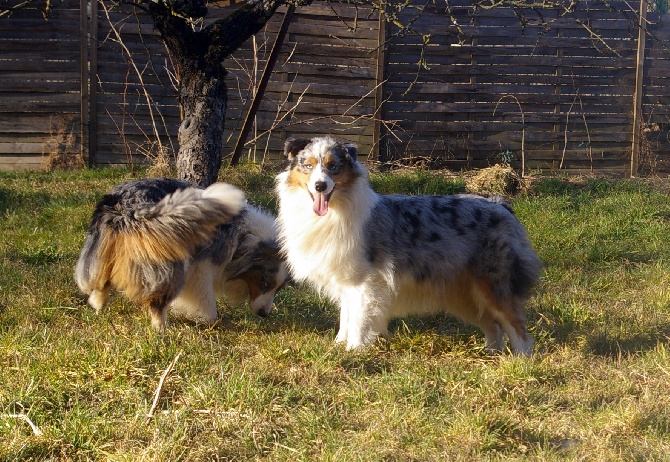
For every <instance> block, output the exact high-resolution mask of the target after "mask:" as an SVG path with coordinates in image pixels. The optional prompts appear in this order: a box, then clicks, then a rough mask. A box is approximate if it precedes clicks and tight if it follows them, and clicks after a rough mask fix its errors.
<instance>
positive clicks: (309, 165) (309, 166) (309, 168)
mask: <svg viewBox="0 0 670 462" xmlns="http://www.w3.org/2000/svg"><path fill="white" fill-rule="evenodd" d="M313 168H314V166H313V165H312V164H305V170H312V169H313Z"/></svg>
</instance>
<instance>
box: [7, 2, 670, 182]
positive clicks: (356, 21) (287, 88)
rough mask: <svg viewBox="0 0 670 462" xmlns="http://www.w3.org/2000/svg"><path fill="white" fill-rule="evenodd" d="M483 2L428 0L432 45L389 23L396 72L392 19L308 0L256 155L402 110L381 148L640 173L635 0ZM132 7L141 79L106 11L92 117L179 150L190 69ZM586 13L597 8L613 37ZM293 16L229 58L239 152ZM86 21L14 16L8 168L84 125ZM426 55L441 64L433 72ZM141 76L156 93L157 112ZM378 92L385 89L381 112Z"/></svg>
mask: <svg viewBox="0 0 670 462" xmlns="http://www.w3.org/2000/svg"><path fill="white" fill-rule="evenodd" d="M223 3H225V2H219V3H210V5H209V8H210V13H213V17H212V18H209V19H208V22H207V23H208V24H209V23H211V22H212V21H213V20H215V19H216V17H223V16H224V15H226V14H229V12H230V11H231V9H230V8H228V9H226V8H225V7H223ZM470 5H471V2H468V1H467V0H450V1H449V6H450V7H452V12H453V13H454V15H455V16H454V18H455V20H456V21H457V22H458V24H459V25H460V26H461V28H460V31H461V32H464V35H459V30H458V29H457V28H456V27H454V26H453V24H452V23H451V20H450V19H449V18H448V17H447V16H446V15H445V14H444V8H442V9H441V10H440V8H434V7H432V6H429V7H428V8H427V10H426V13H425V14H424V15H423V16H422V17H421V18H419V19H418V20H417V21H416V22H415V23H414V24H413V28H414V29H415V30H417V31H419V32H421V33H431V34H432V36H431V38H430V42H429V44H428V46H427V47H424V46H423V38H422V37H421V36H420V35H412V34H408V35H405V36H403V37H394V36H392V34H393V32H394V31H396V29H395V28H394V26H390V27H389V29H390V30H389V33H390V34H391V35H389V37H391V40H390V42H389V43H388V47H387V48H386V49H385V50H384V53H383V56H384V57H385V58H384V59H385V60H386V61H384V62H383V63H382V64H383V65H384V66H382V67H383V69H384V71H383V74H384V75H383V76H382V78H381V79H378V76H377V67H378V66H379V64H378V62H377V58H378V56H382V54H380V53H378V49H377V47H378V45H379V43H378V38H379V34H378V30H377V29H378V25H379V22H378V19H377V17H376V14H375V13H373V12H372V10H371V9H369V8H368V9H365V8H358V9H356V8H353V7H351V6H348V5H345V4H332V5H328V4H325V3H320V2H317V3H315V4H313V5H310V6H308V7H302V8H299V9H298V10H297V12H296V19H295V21H294V22H293V23H292V25H291V27H290V29H289V33H288V36H287V40H286V41H285V43H284V45H283V47H282V50H281V53H280V58H279V60H278V62H277V66H276V67H275V73H274V74H273V78H272V79H271V81H270V83H269V85H268V88H267V91H266V93H265V96H264V99H263V101H262V104H261V108H260V111H259V113H258V116H257V117H256V127H255V128H254V130H253V132H254V133H256V134H259V133H264V132H265V131H266V130H268V129H270V128H272V129H273V131H272V132H271V134H269V135H267V134H264V135H262V136H261V137H260V138H259V140H258V146H257V149H256V150H255V152H256V154H255V155H257V156H263V155H264V151H265V149H266V146H267V147H268V149H269V150H270V151H269V154H270V155H271V156H276V157H277V158H278V157H280V151H281V149H282V143H283V140H284V139H285V137H287V136H291V135H294V136H313V135H316V134H327V133H331V134H336V135H337V136H340V137H343V138H346V139H349V140H351V141H355V142H357V143H359V144H360V145H361V146H360V147H361V152H362V153H369V152H372V151H371V150H372V149H373V147H372V146H373V135H374V133H375V121H374V117H380V116H383V118H384V120H385V121H387V122H389V123H388V124H387V125H380V126H379V127H378V128H381V130H380V131H379V134H380V136H381V140H382V141H381V144H380V145H379V148H380V152H381V153H382V154H384V153H385V154H389V155H391V158H394V156H395V157H397V156H424V155H429V156H442V157H443V158H444V159H445V161H446V162H447V164H448V165H450V166H453V168H466V167H474V166H486V165H489V164H490V163H491V162H495V161H496V160H499V159H500V153H501V152H504V151H505V150H509V151H511V152H513V154H514V156H516V157H517V159H514V160H513V161H512V162H513V165H515V166H518V165H519V162H520V160H519V159H518V157H519V156H520V149H521V147H522V144H523V147H524V149H525V154H526V167H527V168H540V169H546V170H555V169H558V168H559V165H560V164H561V163H562V168H563V170H564V171H567V172H580V171H604V172H608V173H612V172H614V174H617V173H619V172H625V170H626V169H627V168H628V165H627V163H628V162H629V158H628V157H627V156H628V155H629V152H630V133H631V132H632V122H631V120H632V119H631V114H630V108H631V101H632V97H631V94H632V93H631V88H632V85H633V82H634V80H633V77H632V76H633V74H634V72H635V63H634V56H635V54H636V50H635V48H636V34H637V33H636V30H635V28H634V26H631V24H635V19H636V18H635V14H634V12H633V11H631V7H630V6H629V3H628V2H625V1H621V0H611V1H609V2H607V4H606V3H605V2H588V5H587V4H586V2H577V3H576V4H575V5H574V6H575V9H576V11H575V12H574V13H571V14H569V15H566V16H565V17H561V15H560V12H557V11H553V12H552V11H549V12H547V11H545V12H543V16H544V18H546V20H547V23H548V24H549V25H550V26H551V29H549V30H543V27H542V24H541V20H540V17H539V16H538V15H537V14H536V13H535V12H533V11H530V10H523V9H521V10H518V11H519V12H520V13H521V14H524V15H525V18H526V20H527V21H528V22H527V24H526V27H525V29H524V28H522V27H521V25H520V23H519V20H518V18H517V16H516V15H515V13H514V12H513V11H511V10H510V9H506V8H495V9H491V10H481V9H480V10H478V11H477V13H476V14H475V15H474V16H473V15H472V14H471V12H470V10H469V8H468V7H469V6H470ZM635 6H637V5H635ZM610 7H611V8H610ZM232 8H235V7H234V6H233V7H232ZM333 9H335V10H336V11H337V13H338V14H339V17H338V14H335V13H334V12H333ZM617 10H618V11H617ZM132 11H133V10H132V8H131V7H129V6H122V7H121V8H120V9H119V10H115V11H112V12H111V17H112V21H113V22H114V23H115V25H116V27H117V28H118V29H119V30H120V32H121V35H122V37H123V38H124V40H125V46H126V49H128V50H129V51H130V52H131V54H132V55H133V60H134V62H135V64H136V65H138V67H139V68H140V69H141V71H140V72H141V77H140V76H138V75H136V74H135V70H134V69H133V67H132V65H131V63H130V59H129V57H128V56H127V55H126V54H125V51H123V50H122V48H121V47H120V45H119V44H118V43H115V36H114V34H110V26H109V24H108V22H107V20H106V19H105V17H104V13H101V14H100V20H99V22H98V24H97V28H98V31H97V37H98V39H99V42H98V43H97V48H96V50H95V51H96V56H97V58H96V62H95V68H96V69H97V71H98V74H97V76H94V77H93V83H94V85H95V94H96V101H97V112H96V114H93V115H92V116H93V123H94V125H95V124H97V129H96V133H95V135H96V138H97V140H98V143H97V146H98V153H97V154H96V160H97V161H98V162H101V163H112V164H115V163H125V162H128V161H129V160H131V161H132V162H140V161H142V160H143V157H142V153H143V152H146V151H147V150H150V149H152V148H155V147H154V146H152V145H151V143H152V137H153V136H154V133H153V132H154V127H155V129H156V130H158V132H159V133H160V134H161V137H163V138H164V140H163V141H162V142H163V143H164V144H166V145H169V146H170V149H171V150H174V149H176V143H177V142H176V130H177V127H178V125H179V115H180V110H179V106H178V100H177V97H176V96H177V93H176V90H175V89H174V87H173V84H172V82H171V80H170V77H169V75H168V73H171V74H172V75H175V73H174V70H173V68H172V66H173V63H172V62H171V60H170V57H169V56H168V54H167V52H166V50H165V47H164V45H163V44H162V43H161V41H160V38H159V36H158V33H157V31H156V30H155V28H154V27H153V24H151V21H150V20H149V19H148V18H147V16H146V15H144V14H140V15H139V16H138V17H135V16H133V15H132ZM622 12H623V13H622ZM411 14H412V13H411V12H409V11H407V12H402V13H401V14H400V17H401V18H409V17H411ZM217 15H218V16H217ZM575 18H578V19H580V20H581V21H583V22H584V23H587V20H588V24H589V27H590V28H592V30H594V31H596V33H598V34H600V36H601V37H602V38H604V39H605V41H606V44H607V45H605V44H603V43H602V42H601V41H599V40H598V39H594V37H593V35H592V33H591V32H590V31H589V30H587V28H586V27H584V26H583V25H580V24H578V23H577V22H575ZM650 18H651V19H650V22H649V28H650V31H651V32H652V33H653V34H655V37H661V39H662V40H665V42H663V43H659V42H656V41H655V40H648V41H647V42H648V53H647V59H646V62H645V74H644V87H643V89H644V90H643V98H642V104H643V112H644V116H643V120H644V122H645V123H647V124H652V125H650V127H651V128H650V130H655V131H649V132H648V134H647V135H646V136H647V138H648V140H649V143H650V145H653V149H655V151H653V152H654V154H653V155H654V156H655V158H657V160H656V164H655V165H657V166H663V165H665V166H666V167H667V169H668V171H670V161H668V162H665V157H670V154H668V153H669V152H670V151H669V147H670V141H668V140H669V139H670V134H669V133H668V132H669V131H670V127H669V125H670V101H669V100H668V99H669V98H670V96H669V95H668V92H667V88H668V87H669V86H670V52H669V51H668V50H669V48H670V34H668V33H667V32H665V29H667V24H663V23H661V22H659V21H660V20H661V18H660V16H659V15H656V16H654V15H650ZM280 19H281V15H277V17H275V18H272V19H271V20H270V22H269V23H268V25H267V27H266V28H265V29H264V30H263V31H262V32H261V33H259V34H258V36H257V41H256V43H257V45H258V47H259V49H258V52H259V56H254V50H253V47H252V44H251V42H249V43H247V44H245V45H244V46H243V47H242V48H241V49H240V50H238V51H237V52H236V53H235V55H234V59H227V60H226V61H225V64H224V65H225V66H226V68H228V69H229V71H230V72H229V74H228V77H227V84H228V87H229V89H228V93H229V101H228V111H227V114H226V124H225V125H226V131H225V137H226V145H225V146H224V152H229V151H230V150H231V149H232V146H233V145H234V143H235V141H236V131H237V130H239V126H240V123H241V120H242V119H243V118H244V116H245V114H246V108H247V107H248V106H249V104H250V101H251V96H250V94H249V90H250V88H251V83H250V82H251V81H254V80H255V79H258V77H259V76H260V70H261V69H262V68H263V65H264V63H265V59H266V57H267V53H268V51H269V49H268V48H269V44H270V43H272V41H273V40H274V36H275V34H276V32H277V31H278V29H279V27H280V23H281V21H280ZM354 25H356V28H355V29H354ZM79 33H80V24H79V2H78V1H75V0H65V1H64V2H62V3H59V5H58V8H56V9H54V15H53V16H52V17H51V18H50V19H49V21H44V20H43V19H42V18H41V16H36V15H32V16H31V15H30V14H27V13H26V12H21V13H20V14H16V15H14V16H12V17H11V18H9V19H8V20H5V21H0V80H1V81H2V83H3V85H0V168H4V167H3V165H8V164H3V163H6V162H14V164H15V165H19V164H17V163H16V162H15V161H14V160H11V159H12V158H13V157H16V158H20V157H21V155H25V156H26V158H27V159H29V160H27V161H26V163H25V165H34V166H40V168H41V163H42V161H43V159H42V156H41V152H42V149H43V147H44V146H45V143H46V142H48V140H49V139H51V138H52V137H53V136H54V134H55V133H57V131H58V130H59V129H62V128H59V126H60V127H62V125H63V124H66V123H67V124H72V126H73V133H75V135H77V136H78V134H79V130H80V126H79V124H78V120H79V118H80V117H79V113H78V112H77V111H78V110H79V101H80V95H79V92H80V71H81V57H80V49H79V44H80V36H79ZM664 34H665V35H664ZM613 50H615V51H613ZM254 59H256V60H257V66H258V70H257V71H256V75H255V76H254V75H253V72H254V71H253V69H254ZM420 59H424V60H425V62H426V63H427V66H428V69H419V65H418V62H419V60H420ZM140 80H141V81H142V82H143V83H144V84H145V89H146V90H147V91H148V92H149V94H150V95H151V105H152V109H153V111H154V116H155V118H154V119H153V120H152V119H151V117H150V116H149V111H148V106H147V100H146V96H145V95H144V89H143V88H142V87H141V85H140ZM380 81H383V85H382V86H381V87H380V88H379V89H378V90H379V91H378V95H375V85H376V84H377V83H378V82H380ZM375 96H377V97H378V101H383V110H381V111H380V110H379V108H377V107H375V101H376V100H375ZM298 99H301V100H302V101H301V103H300V104H299V105H297V106H295V105H296V103H297V101H298ZM294 106H295V107H294ZM289 109H291V110H292V112H291V114H286V111H288V110H289ZM280 119H281V120H280ZM522 121H523V123H522ZM59 124H60V125H59ZM75 125H76V128H74V126H75ZM388 130H391V131H392V133H389V131H388ZM566 140H567V143H566ZM664 156H665V157H664ZM382 157H383V155H382ZM14 164H12V165H14ZM12 168H14V167H12ZM16 168H19V167H16Z"/></svg>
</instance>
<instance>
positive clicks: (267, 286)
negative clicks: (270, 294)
mask: <svg viewBox="0 0 670 462" xmlns="http://www.w3.org/2000/svg"><path fill="white" fill-rule="evenodd" d="M270 287H271V286H270V283H269V282H268V281H261V291H263V292H267V291H268V290H270Z"/></svg>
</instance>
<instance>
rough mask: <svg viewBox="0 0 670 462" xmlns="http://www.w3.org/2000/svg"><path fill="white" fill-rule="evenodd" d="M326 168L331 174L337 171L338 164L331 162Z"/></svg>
mask: <svg viewBox="0 0 670 462" xmlns="http://www.w3.org/2000/svg"><path fill="white" fill-rule="evenodd" d="M326 168H327V169H328V170H330V171H331V172H334V171H335V170H337V164H334V163H332V162H331V163H329V164H328V165H326Z"/></svg>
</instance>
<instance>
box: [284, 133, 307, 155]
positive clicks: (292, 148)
mask: <svg viewBox="0 0 670 462" xmlns="http://www.w3.org/2000/svg"><path fill="white" fill-rule="evenodd" d="M311 142H312V140H308V139H307V138H288V139H287V140H286V141H285V142H284V155H285V156H286V157H288V160H293V158H294V157H295V156H296V155H297V154H298V153H299V152H300V151H302V150H303V149H305V147H306V146H307V145H308V144H309V143H311Z"/></svg>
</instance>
